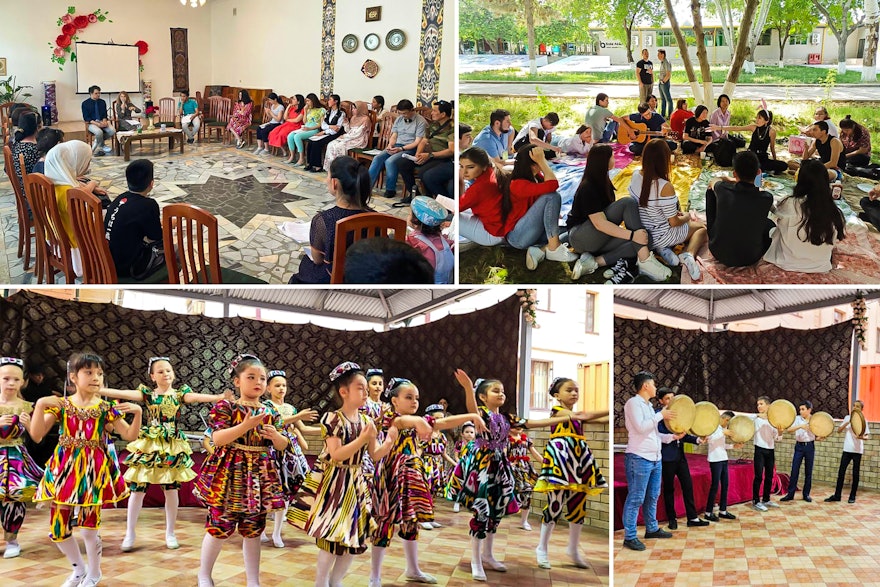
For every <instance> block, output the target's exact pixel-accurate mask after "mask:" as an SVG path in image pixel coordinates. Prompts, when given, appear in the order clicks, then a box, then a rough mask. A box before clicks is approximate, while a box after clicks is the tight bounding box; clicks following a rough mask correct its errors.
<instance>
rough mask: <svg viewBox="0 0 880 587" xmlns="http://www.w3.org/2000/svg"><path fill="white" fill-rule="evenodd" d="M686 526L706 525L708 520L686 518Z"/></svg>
mask: <svg viewBox="0 0 880 587" xmlns="http://www.w3.org/2000/svg"><path fill="white" fill-rule="evenodd" d="M687 525H688V528H698V527H700V526H708V525H709V522H707V521H706V520H701V519H700V518H697V519H696V520H688V524H687Z"/></svg>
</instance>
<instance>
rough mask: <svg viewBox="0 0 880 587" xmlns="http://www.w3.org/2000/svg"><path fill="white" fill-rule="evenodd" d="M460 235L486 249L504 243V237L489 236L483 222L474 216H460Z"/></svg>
mask: <svg viewBox="0 0 880 587" xmlns="http://www.w3.org/2000/svg"><path fill="white" fill-rule="evenodd" d="M458 234H460V235H461V236H463V237H464V238H466V239H468V240H472V241H474V242H475V243H477V244H478V245H482V246H484V247H494V246H496V245H500V244H501V243H503V242H504V237H502V236H495V235H493V234H489V231H488V230H486V229H485V227H484V226H483V222H482V221H481V220H480V219H479V218H477V217H476V216H474V215H473V214H459V216H458Z"/></svg>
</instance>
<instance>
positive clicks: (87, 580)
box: [79, 575, 104, 587]
mask: <svg viewBox="0 0 880 587" xmlns="http://www.w3.org/2000/svg"><path fill="white" fill-rule="evenodd" d="M103 578H104V576H103V575H98V576H97V577H89V576H88V575H86V576H85V577H84V578H83V580H82V582H81V583H80V584H79V587H95V586H96V585H97V584H98V583H100V582H101V579H103Z"/></svg>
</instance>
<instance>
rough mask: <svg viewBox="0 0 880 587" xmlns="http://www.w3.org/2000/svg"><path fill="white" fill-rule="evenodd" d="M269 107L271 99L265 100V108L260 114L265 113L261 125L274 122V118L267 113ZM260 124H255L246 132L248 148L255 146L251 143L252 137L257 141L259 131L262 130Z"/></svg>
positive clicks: (263, 107)
mask: <svg viewBox="0 0 880 587" xmlns="http://www.w3.org/2000/svg"><path fill="white" fill-rule="evenodd" d="M268 106H269V98H266V99H265V100H263V106H262V109H261V110H260V112H262V113H263V116H262V119H261V120H262V122H260V124H266V123H267V122H269V121H270V120H272V118H271V117H270V116H269V114H268V113H267V112H266V108H267V107H268ZM260 124H256V123H254V124H252V125H250V126H249V127H248V128H247V130H246V131H245V135H244V138H245V140H246V141H247V144H248V147H250V146H251V145H252V144H253V143H252V142H251V136H253V140H257V129H258V128H260Z"/></svg>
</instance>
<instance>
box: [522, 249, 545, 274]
mask: <svg viewBox="0 0 880 587" xmlns="http://www.w3.org/2000/svg"><path fill="white" fill-rule="evenodd" d="M546 256H547V255H546V253H544V249H542V248H541V247H529V248H528V250H527V251H526V269H528V270H529V271H534V270H535V269H537V268H538V265H539V264H540V263H541V261H543V260H544V257H546Z"/></svg>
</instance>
